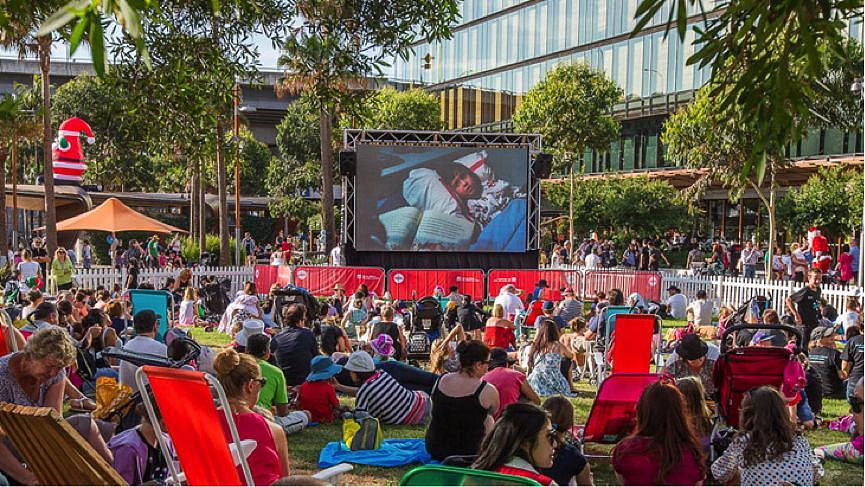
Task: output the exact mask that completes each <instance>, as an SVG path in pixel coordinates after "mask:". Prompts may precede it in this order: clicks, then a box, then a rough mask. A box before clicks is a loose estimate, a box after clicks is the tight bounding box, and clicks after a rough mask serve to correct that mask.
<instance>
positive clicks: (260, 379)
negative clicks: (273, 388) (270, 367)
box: [252, 377, 267, 387]
mask: <svg viewBox="0 0 865 487" xmlns="http://www.w3.org/2000/svg"><path fill="white" fill-rule="evenodd" d="M252 381H253V382H258V385H260V386H261V387H264V386H266V385H267V377H256V378H255V379H252Z"/></svg>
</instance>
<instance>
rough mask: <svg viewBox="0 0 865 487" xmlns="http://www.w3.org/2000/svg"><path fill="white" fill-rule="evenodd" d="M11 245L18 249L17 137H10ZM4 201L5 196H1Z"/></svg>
mask: <svg viewBox="0 0 865 487" xmlns="http://www.w3.org/2000/svg"><path fill="white" fill-rule="evenodd" d="M10 146H11V147H10V148H11V150H12V168H11V169H12V174H11V176H10V177H9V179H11V180H12V247H13V249H12V250H13V251H14V250H17V249H18V137H12V143H11V144H10ZM3 201H4V202H5V201H6V198H3Z"/></svg>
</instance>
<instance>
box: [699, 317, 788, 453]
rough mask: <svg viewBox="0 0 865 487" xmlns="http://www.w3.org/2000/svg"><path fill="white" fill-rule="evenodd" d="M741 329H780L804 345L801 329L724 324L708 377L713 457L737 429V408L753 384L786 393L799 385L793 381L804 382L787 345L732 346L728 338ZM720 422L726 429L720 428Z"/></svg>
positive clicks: (752, 387) (724, 446) (726, 444)
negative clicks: (711, 385) (712, 406)
mask: <svg viewBox="0 0 865 487" xmlns="http://www.w3.org/2000/svg"><path fill="white" fill-rule="evenodd" d="M744 330H782V331H784V332H787V333H788V334H791V335H793V336H795V337H796V345H797V346H798V347H799V348H801V347H802V346H803V345H804V342H803V335H802V332H801V331H800V330H799V329H798V328H796V327H794V326H789V325H767V324H762V323H749V324H741V325H733V326H728V327H727V329H726V330H724V333H723V335H721V355H720V356H719V357H718V360H716V361H715V365H714V368H713V369H712V380H713V382H714V383H715V387H716V389H717V390H716V392H715V400H716V412H717V416H718V417H717V418H716V421H715V426H714V428H713V433H712V454H713V458H715V457H717V456H720V455H721V454H722V453H723V451H724V450H725V449H726V447H727V446H728V445H729V441H730V439H731V437H732V434H731V433H732V432H733V431H735V429H736V428H738V426H739V409H740V407H741V404H742V398H743V397H744V396H745V394H747V393H748V391H750V390H751V389H754V388H755V387H761V386H774V387H777V388H778V389H779V390H781V391H782V392H786V394H785V395H789V394H790V393H791V392H793V391H794V390H795V386H797V385H799V386H801V385H803V384H802V383H797V382H794V381H799V380H801V381H802V382H804V374H801V379H799V378H798V374H796V373H795V371H796V370H797V367H798V370H799V371H801V365H799V363H798V360H797V357H796V354H795V353H794V352H793V351H791V350H790V348H788V347H753V346H743V347H732V346H731V345H730V344H731V343H732V340H728V339H730V338H732V335H733V334H734V333H736V332H738V331H744ZM788 367H789V368H788ZM785 385H786V387H785ZM791 386H793V387H791ZM722 421H723V423H724V424H726V425H727V426H728V427H729V428H725V429H722V428H721V424H720V423H721V422H722Z"/></svg>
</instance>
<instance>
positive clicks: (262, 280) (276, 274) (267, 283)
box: [253, 265, 291, 294]
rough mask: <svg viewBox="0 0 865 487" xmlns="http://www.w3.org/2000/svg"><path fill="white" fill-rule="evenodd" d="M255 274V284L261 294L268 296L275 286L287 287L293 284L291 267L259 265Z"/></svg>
mask: <svg viewBox="0 0 865 487" xmlns="http://www.w3.org/2000/svg"><path fill="white" fill-rule="evenodd" d="M254 272H255V273H254V274H253V282H254V283H255V289H256V290H257V291H258V293H259V294H267V293H268V292H269V291H270V287H271V286H273V285H274V284H279V285H280V286H285V285H286V284H290V283H291V267H289V266H287V265H281V266H275V265H257V266H255V271H254Z"/></svg>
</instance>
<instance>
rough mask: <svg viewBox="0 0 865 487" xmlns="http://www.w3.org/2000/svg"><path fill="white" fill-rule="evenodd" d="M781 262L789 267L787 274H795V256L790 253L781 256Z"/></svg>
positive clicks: (785, 266)
mask: <svg viewBox="0 0 865 487" xmlns="http://www.w3.org/2000/svg"><path fill="white" fill-rule="evenodd" d="M781 262H783V263H784V268H785V269H787V274H790V275H792V274H793V258H792V257H790V255H789V254H784V255H782V256H781Z"/></svg>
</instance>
